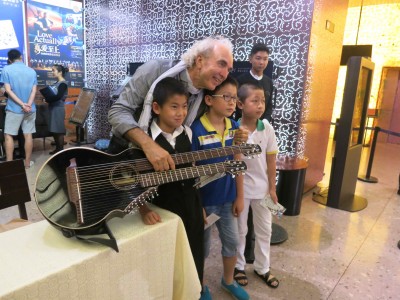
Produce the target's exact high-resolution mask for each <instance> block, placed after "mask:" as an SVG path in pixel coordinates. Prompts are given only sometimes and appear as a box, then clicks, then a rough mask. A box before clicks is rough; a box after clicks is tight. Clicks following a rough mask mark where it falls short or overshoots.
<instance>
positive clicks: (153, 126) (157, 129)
mask: <svg viewBox="0 0 400 300" xmlns="http://www.w3.org/2000/svg"><path fill="white" fill-rule="evenodd" d="M150 130H151V138H152V139H153V140H154V141H155V140H156V138H157V137H158V136H159V135H160V134H164V135H167V134H170V135H172V136H178V135H180V134H181V133H182V132H183V130H184V127H183V126H182V125H181V126H180V127H178V128H175V131H174V132H173V133H172V134H171V133H168V132H164V131H162V130H161V128H160V126H158V124H157V118H154V119H153V121H152V122H151V125H150Z"/></svg>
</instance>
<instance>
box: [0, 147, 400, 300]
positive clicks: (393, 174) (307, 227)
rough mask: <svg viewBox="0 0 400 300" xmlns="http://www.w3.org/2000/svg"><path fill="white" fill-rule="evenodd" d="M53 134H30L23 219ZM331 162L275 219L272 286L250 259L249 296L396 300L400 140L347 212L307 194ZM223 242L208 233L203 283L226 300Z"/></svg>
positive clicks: (381, 152) (381, 156) (33, 216)
mask: <svg viewBox="0 0 400 300" xmlns="http://www.w3.org/2000/svg"><path fill="white" fill-rule="evenodd" d="M50 142H51V139H46V149H45V150H43V144H42V140H35V144H34V154H33V159H34V160H35V165H34V166H33V167H32V168H31V169H29V170H27V178H28V183H29V186H30V188H31V195H32V201H31V202H29V203H27V210H28V216H29V219H30V220H31V221H33V222H36V221H39V220H42V219H43V217H42V215H41V214H40V212H39V211H38V209H37V207H36V204H35V201H34V197H33V189H34V184H35V180H36V176H37V173H38V171H39V170H40V167H41V166H42V165H43V163H44V162H45V161H46V160H47V159H48V158H49V157H50V155H49V154H48V152H49V151H50V150H51V149H52V148H51V146H50ZM368 151H369V148H364V150H363V156H362V162H361V164H360V171H359V174H364V175H365V169H366V165H367V159H368V155H369V153H368ZM330 161H331V158H329V154H328V158H327V162H326V166H325V174H326V176H325V177H324V178H323V180H322V181H321V183H320V184H319V186H321V187H322V189H321V190H319V189H318V188H315V189H314V190H312V191H310V192H308V193H306V194H304V195H303V199H302V206H301V212H300V215H298V216H284V217H283V218H282V219H279V220H277V219H274V222H276V223H277V224H279V225H281V226H282V227H284V228H285V229H286V231H287V232H288V236H289V238H288V240H287V241H285V242H284V243H282V244H279V245H273V246H271V270H272V273H273V274H274V275H275V276H276V277H277V278H278V279H279V280H280V286H279V288H277V289H271V288H269V287H268V286H266V285H265V283H263V282H262V281H261V280H260V279H259V278H258V277H256V275H255V274H254V273H253V266H252V265H250V264H248V265H247V266H246V272H247V275H248V278H249V285H248V286H247V287H246V290H247V291H248V292H249V294H250V296H251V299H255V300H263V299H285V300H291V299H300V300H302V299H304V300H309V299H311V300H313V299H335V300H336V299H338V300H339V299H341V300H342V299H400V296H399V295H400V259H399V257H400V249H398V248H397V242H398V241H399V240H400V196H399V195H397V189H398V176H399V172H400V145H394V144H378V145H377V149H376V155H375V159H374V164H373V168H372V173H371V175H372V176H375V177H377V178H378V180H379V182H378V183H376V184H371V183H364V182H361V181H358V182H357V188H356V194H357V195H359V196H361V197H365V198H367V200H368V206H367V207H366V208H365V209H364V210H362V211H359V212H354V213H349V212H345V211H342V210H338V209H334V208H330V207H326V206H324V205H321V204H319V203H317V202H314V201H313V200H312V197H313V193H324V192H326V191H325V190H324V187H327V186H328V184H329V174H330ZM13 218H18V209H17V208H16V207H13V208H8V209H3V210H1V211H0V223H6V222H8V221H9V220H11V219H13ZM220 251H221V244H220V242H219V238H218V232H217V230H216V229H215V228H213V231H212V246H211V251H210V256H209V257H208V258H207V260H206V265H205V283H206V284H207V285H208V286H209V288H210V291H211V293H212V296H213V299H217V300H224V299H232V298H231V296H229V295H228V294H227V293H226V292H225V291H224V290H222V288H221V287H220V281H221V277H222V262H221V254H220Z"/></svg>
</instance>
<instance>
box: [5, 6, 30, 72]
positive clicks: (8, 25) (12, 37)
mask: <svg viewBox="0 0 400 300" xmlns="http://www.w3.org/2000/svg"><path fill="white" fill-rule="evenodd" d="M23 5H24V2H22V1H15V0H0V12H1V13H0V28H1V30H0V73H1V71H2V70H3V67H4V66H6V65H7V59H8V57H7V53H8V51H10V50H11V49H18V50H19V51H20V52H21V53H24V52H25V46H24V13H23ZM5 12H6V13H5Z"/></svg>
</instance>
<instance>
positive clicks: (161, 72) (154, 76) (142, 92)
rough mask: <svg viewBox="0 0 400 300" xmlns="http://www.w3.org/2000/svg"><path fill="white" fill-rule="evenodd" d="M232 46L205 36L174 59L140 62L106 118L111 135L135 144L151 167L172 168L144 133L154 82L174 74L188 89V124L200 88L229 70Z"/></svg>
mask: <svg viewBox="0 0 400 300" xmlns="http://www.w3.org/2000/svg"><path fill="white" fill-rule="evenodd" d="M232 48H233V46H232V43H231V42H230V41H229V40H228V39H226V38H223V37H208V38H205V39H203V40H200V41H197V42H195V43H194V45H193V46H192V47H191V48H190V49H189V50H187V51H186V53H184V54H183V55H182V59H181V61H180V62H178V63H176V62H174V61H170V60H152V61H149V62H147V63H145V64H144V65H142V66H141V67H140V68H139V69H138V70H137V71H136V73H135V74H134V76H133V77H132V79H131V80H130V81H129V82H128V83H127V85H126V86H125V88H124V90H123V91H122V93H121V95H120V96H119V98H118V100H117V102H115V103H114V105H113V106H112V107H111V109H110V111H109V114H108V120H109V122H110V123H111V125H112V128H113V133H114V135H115V136H116V137H124V138H125V139H126V140H128V141H130V142H133V143H135V144H137V145H139V146H140V147H141V148H142V149H143V151H144V153H145V154H146V157H147V158H148V160H149V161H150V162H151V164H152V165H153V167H154V169H155V170H157V171H163V170H168V169H174V168H175V165H174V162H173V160H172V158H171V156H170V155H169V153H168V152H167V151H165V150H164V149H162V148H161V147H160V146H158V145H157V144H156V143H155V142H154V141H153V140H152V139H151V138H150V137H149V136H148V135H147V129H148V126H149V121H150V115H151V103H152V100H153V96H152V93H153V89H154V86H155V85H156V84H157V82H158V81H160V80H161V79H163V78H165V77H175V78H177V79H179V80H180V81H181V82H183V84H184V85H185V87H186V88H187V90H188V92H189V93H190V98H189V110H188V115H187V117H186V120H185V124H186V125H188V126H190V125H191V123H192V122H193V121H194V119H195V118H196V116H197V114H198V113H199V108H200V104H201V102H202V99H203V89H208V90H214V89H215V87H216V86H218V85H219V84H220V83H221V82H223V81H224V80H225V79H226V78H227V76H228V73H229V72H230V71H231V70H232V65H233V55H232ZM200 112H201V111H200ZM139 115H140V118H139V119H138V121H136V120H137V118H138V116H139ZM135 117H136V120H135ZM235 140H236V141H245V140H247V131H246V130H239V131H238V132H237V134H236V135H235Z"/></svg>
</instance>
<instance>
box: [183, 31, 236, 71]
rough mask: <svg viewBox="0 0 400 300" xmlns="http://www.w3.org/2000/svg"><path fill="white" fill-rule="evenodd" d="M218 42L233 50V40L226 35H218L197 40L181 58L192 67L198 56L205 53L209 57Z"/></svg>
mask: <svg viewBox="0 0 400 300" xmlns="http://www.w3.org/2000/svg"><path fill="white" fill-rule="evenodd" d="M217 44H221V45H224V46H226V47H227V48H228V49H229V51H230V52H231V53H232V52H233V45H232V42H231V41H230V40H228V39H227V38H226V37H223V36H220V35H218V36H212V37H206V38H205V39H202V40H200V41H196V42H195V43H194V44H193V46H192V47H190V48H189V49H188V50H187V51H186V52H185V53H183V54H182V56H181V60H182V61H184V62H185V64H186V66H187V67H188V68H190V67H192V66H193V65H194V63H195V60H196V57H197V56H199V55H204V56H206V57H207V56H208V55H209V53H210V52H211V51H212V50H213V49H214V47H215V46H216V45H217Z"/></svg>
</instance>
